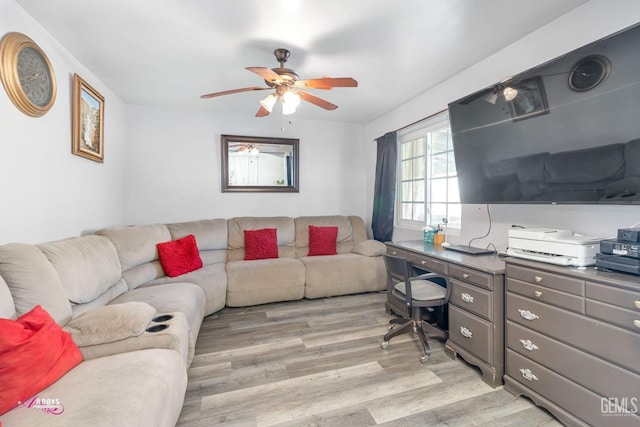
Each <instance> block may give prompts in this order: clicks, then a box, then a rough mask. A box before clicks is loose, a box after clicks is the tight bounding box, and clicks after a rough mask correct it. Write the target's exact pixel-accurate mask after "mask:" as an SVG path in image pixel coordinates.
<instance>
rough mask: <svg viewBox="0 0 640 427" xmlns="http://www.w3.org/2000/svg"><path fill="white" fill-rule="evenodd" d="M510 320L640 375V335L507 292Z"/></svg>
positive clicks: (506, 311) (507, 315) (508, 316)
mask: <svg viewBox="0 0 640 427" xmlns="http://www.w3.org/2000/svg"><path fill="white" fill-rule="evenodd" d="M505 316H506V318H507V319H508V320H511V321H513V322H515V323H518V324H520V325H523V326H525V327H526V328H530V329H533V330H535V331H537V332H540V333H542V334H544V335H548V336H550V337H552V338H555V339H557V340H559V341H562V342H564V343H566V344H569V345H573V346H575V347H577V348H580V349H582V350H584V351H586V352H589V353H591V354H594V355H598V356H599V357H601V358H603V359H605V360H608V361H610V362H613V363H616V364H618V365H620V366H623V367H625V368H628V369H630V370H632V371H634V372H636V373H640V359H639V358H638V354H640V334H638V333H634V332H631V331H628V330H625V329H622V328H618V327H615V326H611V325H608V324H606V323H602V322H601V321H599V320H597V319H590V318H588V317H585V316H583V315H579V314H576V313H572V312H570V311H566V310H562V309H559V308H556V307H552V306H550V305H547V304H543V303H541V302H538V301H533V300H531V299H528V298H524V297H522V296H519V295H516V294H514V293H511V292H507V300H506V305H505Z"/></svg>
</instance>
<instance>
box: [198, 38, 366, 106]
mask: <svg viewBox="0 0 640 427" xmlns="http://www.w3.org/2000/svg"><path fill="white" fill-rule="evenodd" d="M273 54H274V55H275V57H276V60H277V61H278V62H279V63H280V67H277V68H267V67H246V69H247V70H249V71H251V72H253V73H256V74H257V75H259V76H260V77H262V78H263V79H264V82H265V83H266V84H267V87H263V86H252V87H245V88H241V89H232V90H225V91H222V92H214V93H209V94H207V95H202V96H201V97H200V98H205V99H206V98H214V97H216V96H223V95H231V94H233V93H239V92H249V91H255V90H273V91H274V92H273V93H271V94H270V95H268V96H267V97H266V98H264V99H263V100H261V101H260V108H259V109H258V112H257V113H256V117H265V116H268V115H269V113H271V111H272V109H273V107H274V105H275V104H276V102H277V101H278V99H281V100H282V113H283V114H285V115H286V114H291V113H293V112H294V111H295V110H296V108H297V107H298V105H299V104H300V100H301V99H302V100H304V101H307V102H310V103H312V104H314V105H317V106H318V107H321V108H324V109H325V110H335V109H336V108H338V106H337V105H335V104H332V103H331V102H329V101H326V100H324V99H322V98H318V97H317V96H315V95H312V94H310V93H308V92H305V91H304V90H302V89H322V90H330V89H333V88H334V87H357V86H358V82H357V81H356V80H354V79H353V78H351V77H322V78H319V79H307V80H300V77H299V76H298V75H297V74H296V72H295V71H293V70H292V69H291V68H285V66H284V64H285V63H286V62H287V59H289V55H290V52H289V51H288V50H287V49H276V50H274V51H273Z"/></svg>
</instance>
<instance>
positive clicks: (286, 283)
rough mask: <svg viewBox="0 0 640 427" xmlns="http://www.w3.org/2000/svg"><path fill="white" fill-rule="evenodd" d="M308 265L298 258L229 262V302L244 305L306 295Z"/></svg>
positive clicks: (294, 298) (232, 305)
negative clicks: (305, 266)
mask: <svg viewBox="0 0 640 427" xmlns="http://www.w3.org/2000/svg"><path fill="white" fill-rule="evenodd" d="M304 277H305V276H304V265H303V264H302V263H301V262H300V261H298V260H297V259H295V258H273V259H261V260H253V261H229V262H228V263H227V305H228V306H230V307H243V306H247V305H257V304H266V303H269V302H276V301H291V300H297V299H301V298H302V297H303V296H304Z"/></svg>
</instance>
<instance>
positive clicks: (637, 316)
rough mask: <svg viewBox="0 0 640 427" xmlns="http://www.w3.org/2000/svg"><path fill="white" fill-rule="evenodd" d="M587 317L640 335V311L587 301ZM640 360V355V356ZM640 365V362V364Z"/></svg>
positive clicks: (639, 357) (639, 356)
mask: <svg viewBox="0 0 640 427" xmlns="http://www.w3.org/2000/svg"><path fill="white" fill-rule="evenodd" d="M586 310H587V315H589V316H592V317H595V318H596V319H601V320H604V321H606V322H609V323H613V324H614V325H618V326H620V327H622V328H625V329H629V330H631V331H634V332H636V333H638V334H640V311H638V310H627V309H626V308H620V307H616V306H615V305H610V304H605V303H603V302H598V301H592V300H587V307H586ZM638 359H640V355H638ZM639 363H640V362H639Z"/></svg>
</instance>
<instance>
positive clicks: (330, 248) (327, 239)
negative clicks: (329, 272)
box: [308, 225, 338, 256]
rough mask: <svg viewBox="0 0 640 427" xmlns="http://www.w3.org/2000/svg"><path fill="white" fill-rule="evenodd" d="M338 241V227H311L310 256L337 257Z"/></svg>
mask: <svg viewBox="0 0 640 427" xmlns="http://www.w3.org/2000/svg"><path fill="white" fill-rule="evenodd" d="M336 240H338V227H316V226H315V225H310V226H309V254H308V256H315V255H336V254H337V253H338V251H337V250H336Z"/></svg>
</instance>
